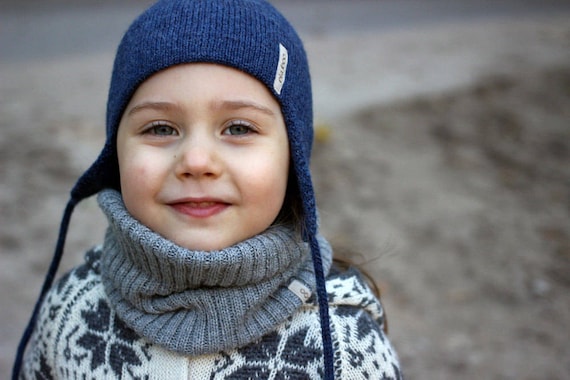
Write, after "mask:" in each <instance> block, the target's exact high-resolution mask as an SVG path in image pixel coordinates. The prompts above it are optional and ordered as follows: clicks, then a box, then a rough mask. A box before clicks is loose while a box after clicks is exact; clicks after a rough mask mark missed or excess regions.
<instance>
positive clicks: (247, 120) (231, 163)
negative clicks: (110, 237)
mask: <svg viewBox="0 0 570 380" xmlns="http://www.w3.org/2000/svg"><path fill="white" fill-rule="evenodd" d="M117 153H118V158H119V169H120V178H121V192H122V194H123V199H124V201H125V205H126V207H127V209H128V211H129V212H130V213H131V214H132V215H133V216H134V217H135V218H136V219H138V220H139V221H140V222H141V223H143V224H144V225H146V226H147V227H149V228H150V229H152V230H154V231H155V232H157V233H159V234H160V235H162V236H164V237H165V238H167V239H169V240H171V241H173V242H174V243H176V244H178V245H180V246H182V247H185V248H188V249H192V250H204V251H210V250H217V249H222V248H226V247H228V246H230V245H233V244H235V243H238V242H240V241H242V240H244V239H247V238H249V237H252V236H254V235H257V234H259V233H260V232H262V231H264V230H265V229H266V228H267V227H269V226H270V225H271V223H273V221H274V220H275V218H276V216H277V214H278V213H279V210H280V209H281V206H282V205H283V200H284V197H285V191H286V187H287V175H288V170H289V145H288V140H287V132H286V128H285V122H284V121H283V116H282V114H281V109H280V107H279V104H278V103H277V101H276V100H275V99H274V98H273V96H272V95H271V94H270V92H269V91H268V90H267V88H266V87H265V86H264V85H263V84H262V83H261V82H259V81H258V80H256V79H255V78H253V77H251V76H249V75H248V74H245V73H243V72H241V71H238V70H236V69H233V68H229V67H225V66H220V65H215V64H205V63H192V64H184V65H180V66H173V67H171V68H168V69H166V70H164V71H161V72H159V73H157V74H155V75H154V76H152V77H150V78H149V79H148V80H146V81H145V82H144V83H143V84H142V85H141V86H140V87H139V88H138V89H137V91H136V92H135V94H134V95H133V97H132V99H131V101H130V103H129V104H128V106H127V108H126V109H125V112H124V114H123V117H122V119H121V122H120V125H119V130H118V135H117Z"/></svg>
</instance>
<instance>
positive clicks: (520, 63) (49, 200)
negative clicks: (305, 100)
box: [0, 0, 570, 380]
mask: <svg viewBox="0 0 570 380" xmlns="http://www.w3.org/2000/svg"><path fill="white" fill-rule="evenodd" d="M273 3H274V4H275V5H276V6H277V8H279V9H280V10H281V11H282V12H283V13H284V14H285V15H286V17H288V18H289V19H290V21H291V22H292V24H293V25H294V26H296V27H297V29H298V31H299V33H300V34H301V36H302V38H303V40H304V41H305V46H306V49H307V52H308V54H309V59H310V63H311V70H312V75H313V86H314V99H315V116H316V143H315V149H314V158H313V162H312V165H313V169H314V177H315V183H316V187H317V193H318V202H319V206H320V212H321V218H322V229H323V232H324V234H325V235H326V236H327V237H328V238H329V239H330V240H331V241H332V242H333V245H334V246H335V247H336V249H337V251H338V252H339V253H341V254H347V255H350V258H351V259H352V260H353V261H355V262H357V263H359V264H360V265H362V266H363V267H364V268H365V269H366V270H368V271H369V272H370V273H371V274H372V275H373V276H374V278H375V279H376V281H377V282H378V284H379V285H380V287H381V289H382V292H383V296H382V300H383V302H384V306H385V308H386V310H387V313H388V318H389V327H390V332H389V336H390V339H391V340H392V342H393V344H394V345H395V347H396V349H397V351H398V352H399V354H400V357H401V361H402V366H403V369H404V374H405V375H406V377H407V378H408V379H480V378H484V379H561V380H562V379H567V378H568V374H569V373H570V344H569V343H568V342H569V341H570V328H569V325H570V1H563V0H543V1H540V0H534V1H532V0H527V1H525V0H519V1H514V0H503V1H494V0H472V1H467V0H466V1H452V0H353V1H348V0H345V1H339V0H320V1H317V0H312V1H306V0H303V1H301V0H279V1H273ZM149 4H150V2H149V1H134V0H132V1H110V0H106V1H95V0H82V1H79V0H76V1H69V0H67V1H66V0H47V1H46V0H43V1H40V0H28V1H25V0H19V1H16V0H12V1H0V116H1V117H0V132H1V133H0V260H1V265H0V304H1V306H0V378H8V376H9V373H10V371H11V365H12V360H13V357H14V353H15V348H16V345H17V343H18V341H19V338H20V335H21V332H22V330H23V328H24V326H25V324H26V322H27V320H28V318H29V315H30V313H31V310H32V307H33V304H34V302H35V299H36V297H37V294H38V292H39V288H40V286H41V282H42V281H43V276H44V274H45V271H46V268H47V266H48V264H49V262H50V260H51V254H52V252H53V247H54V245H55V239H56V234H57V230H58V227H59V219H60V216H61V213H62V212H63V207H64V206H65V203H66V201H67V196H68V191H69V189H70V187H71V186H72V184H73V183H74V182H75V180H76V178H77V176H78V175H79V174H81V173H82V172H83V171H84V170H85V169H86V168H87V167H88V166H89V165H90V163H91V162H92V161H93V160H94V159H95V157H96V156H97V154H98V153H99V150H100V148H101V146H102V143H103V141H104V111H105V103H106V91H107V89H108V81H109V77H110V70H111V65H112V59H113V53H114V50H115V48H116V45H117V44H118V42H119V40H120V38H121V36H122V33H123V32H124V31H125V29H126V28H127V27H128V25H129V23H130V22H131V20H132V19H133V18H134V17H135V16H136V15H137V14H138V13H140V12H141V11H142V10H143V9H144V8H145V7H146V6H147V5H149ZM104 228H105V221H104V219H103V216H102V215H101V213H100V211H99V209H98V207H97V205H96V203H95V201H94V199H89V200H86V201H84V202H83V203H81V204H80V206H79V207H78V209H77V211H76V212H75V214H74V216H73V219H72V227H71V229H70V231H69V235H68V240H67V245H66V256H65V258H64V263H63V265H62V269H61V270H62V271H63V270H65V269H68V268H70V267H71V266H73V265H76V264H78V263H79V262H81V259H82V255H83V253H84V251H85V250H86V249H87V248H88V247H90V246H92V245H94V244H98V243H99V242H100V241H101V240H102V235H103V231H104Z"/></svg>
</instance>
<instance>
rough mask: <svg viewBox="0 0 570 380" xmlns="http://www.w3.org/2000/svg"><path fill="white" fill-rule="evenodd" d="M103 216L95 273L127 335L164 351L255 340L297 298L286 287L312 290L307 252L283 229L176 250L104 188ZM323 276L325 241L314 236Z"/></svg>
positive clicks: (205, 349) (200, 350) (327, 257)
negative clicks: (208, 248) (219, 245)
mask: <svg viewBox="0 0 570 380" xmlns="http://www.w3.org/2000/svg"><path fill="white" fill-rule="evenodd" d="M98 201H99V205H100V207H101V208H102V210H103V211H104V212H105V214H106V215H107V218H108V220H109V228H108V229H107V233H106V235H105V241H104V244H103V254H102V258H101V273H102V281H103V285H104V287H105V291H106V292H107V295H108V297H109V300H110V303H111V305H112V306H113V307H114V309H115V311H116V312H117V314H118V316H119V317H120V318H121V319H122V320H123V321H124V322H125V323H126V324H127V325H128V326H129V327H130V328H132V329H133V330H134V331H135V332H137V333H138V334H139V335H141V336H143V337H145V338H146V339H148V340H149V341H151V342H153V343H156V344H158V345H161V346H163V347H165V348H167V349H169V350H173V351H176V352H179V353H183V354H187V355H201V354H208V353H214V352H218V351H221V350H227V349H231V348H236V347H240V346H243V345H246V344H248V343H251V342H253V341H255V340H256V339H258V338H260V337H262V336H263V335H265V334H267V333H268V332H270V331H272V330H274V329H275V327H276V326H277V325H279V324H280V323H281V322H283V321H284V320H285V319H286V318H287V317H289V316H291V315H292V314H293V313H294V312H295V310H297V309H298V308H299V307H300V306H301V305H302V303H303V301H302V300H301V299H300V298H299V297H298V296H296V295H295V293H293V292H292V291H291V290H289V289H288V286H289V285H290V284H291V283H292V282H293V281H294V280H297V281H299V282H301V283H302V284H304V285H305V286H307V287H308V288H310V289H311V290H314V289H315V279H314V272H313V269H312V268H313V267H312V262H311V256H310V251H309V248H308V246H307V244H306V243H304V242H302V241H301V240H300V239H299V238H298V237H297V235H296V234H295V233H294V232H293V231H292V230H291V229H290V228H287V227H283V226H280V227H271V228H269V229H268V230H267V231H265V232H263V233H261V234H259V235H257V236H255V237H253V238H250V239H247V240H245V241H243V242H240V243H238V244H236V245H234V246H231V247H228V248H226V249H223V250H219V251H212V252H203V251H192V250H188V249H185V248H182V247H180V246H178V245H176V244H174V243H172V242H171V241H169V240H167V239H165V238H164V237H162V236H160V235H159V234H157V233H155V232H153V231H151V230H150V229H148V228H147V227H145V226H144V225H142V224H141V223H140V222H138V221H137V220H136V219H135V218H133V217H132V216H131V215H130V214H129V212H128V211H127V210H126V208H125V205H124V203H123V200H122V197H121V194H120V193H118V192H117V191H114V190H104V191H101V192H100V193H99V196H98ZM319 244H320V248H321V254H322V256H323V265H324V267H325V268H324V270H325V273H327V272H328V269H329V267H330V264H331V259H332V257H331V256H332V254H331V248H330V246H329V244H328V243H327V242H326V240H325V239H324V238H321V237H319Z"/></svg>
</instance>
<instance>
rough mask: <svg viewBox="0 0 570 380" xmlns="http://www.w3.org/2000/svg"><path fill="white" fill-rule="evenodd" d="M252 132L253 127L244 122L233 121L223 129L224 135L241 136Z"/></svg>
mask: <svg viewBox="0 0 570 380" xmlns="http://www.w3.org/2000/svg"><path fill="white" fill-rule="evenodd" d="M251 132H253V128H252V127H251V126H250V125H248V124H244V123H235V124H232V125H230V126H229V127H227V128H226V129H224V132H223V134H224V135H232V136H243V135H247V134H249V133H251Z"/></svg>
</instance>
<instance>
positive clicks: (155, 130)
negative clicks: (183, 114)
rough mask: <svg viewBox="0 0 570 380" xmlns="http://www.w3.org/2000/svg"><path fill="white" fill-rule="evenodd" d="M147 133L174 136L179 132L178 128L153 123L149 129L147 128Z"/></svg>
mask: <svg viewBox="0 0 570 380" xmlns="http://www.w3.org/2000/svg"><path fill="white" fill-rule="evenodd" d="M146 133H149V134H152V135H156V136H172V135H175V134H177V132H176V129H174V128H172V127H171V126H170V125H166V124H156V125H154V124H153V125H152V126H151V127H150V128H149V129H147V130H146Z"/></svg>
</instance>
